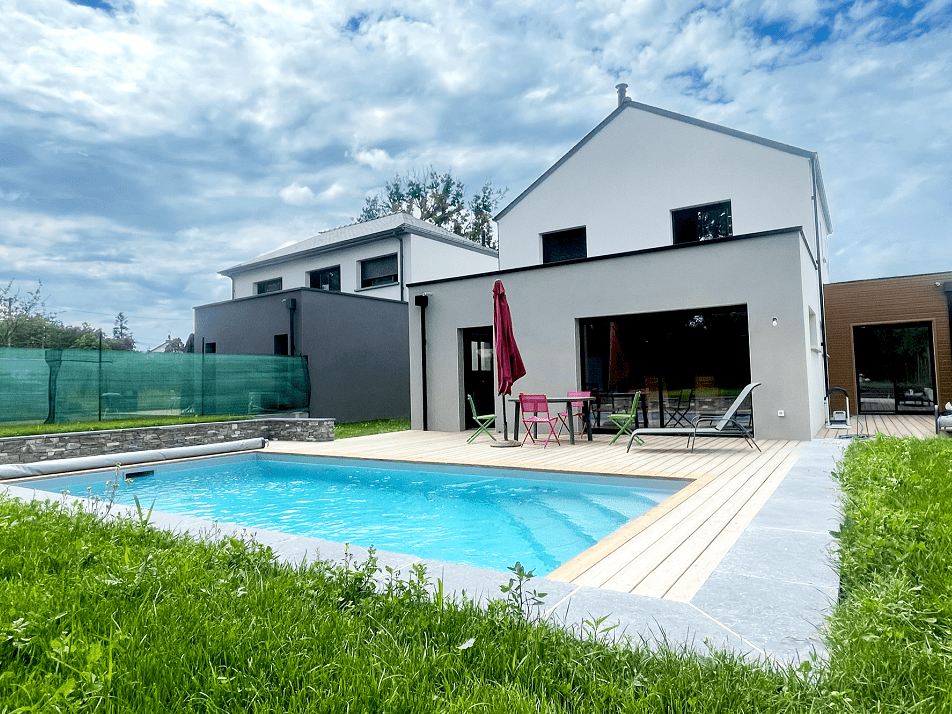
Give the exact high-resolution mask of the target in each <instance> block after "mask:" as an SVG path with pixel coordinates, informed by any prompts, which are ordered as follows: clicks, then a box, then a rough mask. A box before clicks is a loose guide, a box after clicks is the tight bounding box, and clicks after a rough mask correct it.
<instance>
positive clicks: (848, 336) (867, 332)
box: [824, 272, 952, 414]
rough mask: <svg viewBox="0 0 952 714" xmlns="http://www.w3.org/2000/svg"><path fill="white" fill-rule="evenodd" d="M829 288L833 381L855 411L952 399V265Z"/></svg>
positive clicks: (907, 409)
mask: <svg viewBox="0 0 952 714" xmlns="http://www.w3.org/2000/svg"><path fill="white" fill-rule="evenodd" d="M824 296H825V303H826V305H825V307H826V334H827V353H828V354H829V377H830V386H831V387H842V388H843V389H845V390H846V391H847V394H848V395H849V400H850V408H851V410H852V411H853V412H854V413H856V412H859V413H867V414H873V413H899V414H902V413H912V414H914V413H932V410H933V408H934V405H935V404H936V403H938V404H939V405H940V406H942V405H944V404H945V403H946V402H947V401H950V400H952V330H950V322H952V272H946V273H930V274H927V275H908V276H902V277H896V278H878V279H875V280H856V281H851V282H845V283H830V284H828V285H827V286H826V288H825V291H824ZM832 399H833V402H834V403H833V408H837V404H836V401H835V400H836V397H833V398H832Z"/></svg>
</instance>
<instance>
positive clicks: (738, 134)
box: [495, 99, 833, 231]
mask: <svg viewBox="0 0 952 714" xmlns="http://www.w3.org/2000/svg"><path fill="white" fill-rule="evenodd" d="M629 109H639V110H641V111H644V112H648V113H650V114H657V115H658V116H662V117H666V118H668V119H674V120H675V121H681V122H684V123H685V124H693V125H694V126H698V127H701V128H702V129H709V130H710V131H716V132H718V133H720V134H727V135H728V136H733V137H735V138H737V139H744V140H746V141H752V142H754V143H755V144H760V145H761V146H767V147H770V148H771V149H776V150H777V151H784V152H786V153H788V154H793V155H795V156H802V157H804V158H806V159H809V160H810V162H811V164H812V166H813V170H814V172H815V175H816V184H817V193H818V194H819V199H820V208H821V210H822V211H823V218H824V220H825V221H826V225H827V227H828V229H829V230H831V231H832V230H833V222H832V220H831V218H830V209H829V207H828V206H827V202H826V190H825V189H824V188H823V176H822V175H821V174H820V160H819V157H818V156H817V154H816V152H814V151H807V150H806V149H798V148H797V147H795V146H790V145H789V144H782V143H780V142H779V141H773V140H771V139H764V138H763V137H761V136H757V135H755V134H748V133H747V132H743V131H738V130H737V129H730V128H728V127H726V126H721V125H720V124H713V123H711V122H709V121H704V120H703V119H695V118H694V117H689V116H686V115H684V114H678V113H676V112H671V111H668V110H667V109H659V108H658V107H652V106H649V105H647V104H642V103H641V102H636V101H633V100H631V99H626V100H625V101H624V103H623V104H622V105H621V106H619V107H618V108H617V109H615V111H613V112H612V113H611V114H609V115H608V116H607V117H605V119H604V120H603V121H602V123H601V124H599V125H598V126H596V127H595V128H594V129H592V130H591V131H590V132H589V133H588V134H586V135H585V137H584V138H583V139H582V140H581V141H580V142H578V143H577V144H576V145H575V146H573V147H572V148H571V149H569V151H568V153H566V154H565V156H563V157H562V158H561V159H559V160H558V161H556V162H555V163H554V164H553V165H552V166H551V167H549V169H548V170H547V171H546V172H545V173H544V174H542V175H541V176H540V177H539V178H537V179H536V180H535V181H533V182H532V185H530V186H529V188H527V189H526V190H525V191H523V192H522V193H520V194H519V195H518V196H516V197H515V198H514V199H513V200H512V201H511V202H510V203H509V205H507V206H506V207H505V208H504V209H502V210H501V211H500V212H499V213H498V214H496V218H495V220H497V221H498V220H499V219H500V218H502V217H503V216H505V215H506V214H507V213H509V211H511V210H512V209H513V208H515V206H516V205H517V204H518V203H519V202H520V201H521V200H522V199H523V198H525V197H526V196H527V195H529V193H531V192H532V191H533V190H534V189H535V187H536V186H538V185H539V184H541V183H542V182H543V181H545V180H546V179H547V178H548V177H549V175H550V174H552V173H554V172H555V170H556V169H558V168H559V167H560V166H561V165H562V164H564V163H565V162H566V161H568V160H569V158H571V157H572V156H573V155H574V154H575V153H576V152H577V151H579V149H581V148H582V147H583V146H585V145H586V144H587V143H588V142H589V141H591V140H592V139H593V138H594V137H595V135H596V134H598V132H600V131H601V130H602V129H604V128H605V127H606V126H608V124H610V123H611V122H612V121H613V120H614V119H615V117H617V116H618V115H619V114H621V113H622V112H624V111H627V110H629Z"/></svg>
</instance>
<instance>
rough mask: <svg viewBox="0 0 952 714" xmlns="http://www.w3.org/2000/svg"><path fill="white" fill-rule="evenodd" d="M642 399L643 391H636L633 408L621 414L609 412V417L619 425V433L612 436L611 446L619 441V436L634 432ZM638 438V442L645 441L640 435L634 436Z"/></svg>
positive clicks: (633, 396) (632, 403)
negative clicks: (639, 402)
mask: <svg viewBox="0 0 952 714" xmlns="http://www.w3.org/2000/svg"><path fill="white" fill-rule="evenodd" d="M639 399H641V392H635V393H634V395H632V398H631V409H630V410H629V411H627V412H622V413H621V414H609V415H608V418H609V419H610V420H611V422H612V424H614V425H615V426H617V427H618V433H617V434H615V436H614V437H613V438H612V440H611V441H610V442H609V446H611V445H612V444H614V443H615V442H616V441H618V437H620V436H622V435H623V434H631V433H632V425H634V426H638V400H639ZM633 438H635V439H638V443H639V444H641V443H644V442H642V441H641V439H640V438H638V437H633ZM628 443H629V446H628V448H629V449H630V448H631V442H628Z"/></svg>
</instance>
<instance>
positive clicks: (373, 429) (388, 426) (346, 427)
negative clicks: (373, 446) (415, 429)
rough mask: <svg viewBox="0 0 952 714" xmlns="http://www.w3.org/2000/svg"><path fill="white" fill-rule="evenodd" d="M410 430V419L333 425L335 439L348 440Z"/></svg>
mask: <svg viewBox="0 0 952 714" xmlns="http://www.w3.org/2000/svg"><path fill="white" fill-rule="evenodd" d="M409 428H410V419H409V418H406V419H377V420H376V421H354V422H349V423H345V424H335V425H334V438H335V439H348V438H350V437H352V436H367V435H368V434H383V433H385V432H391V431H406V430H408V429H409Z"/></svg>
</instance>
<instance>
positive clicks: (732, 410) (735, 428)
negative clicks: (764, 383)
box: [628, 382, 760, 451]
mask: <svg viewBox="0 0 952 714" xmlns="http://www.w3.org/2000/svg"><path fill="white" fill-rule="evenodd" d="M759 386H760V382H753V383H751V384H748V385H747V386H746V387H744V388H743V389H742V390H741V393H740V394H738V395H737V399H735V400H734V403H733V404H731V405H730V407H729V408H728V410H727V411H726V412H724V414H723V416H716V415H711V416H699V417H698V418H697V419H695V420H694V426H677V427H668V428H659V427H648V428H645V429H635V430H634V431H633V432H631V438H630V439H629V440H628V451H630V450H631V445H632V443H633V442H634V441H635V439H636V438H637V437H641V436H686V437H687V438H688V444H687V445H688V447H689V448H690V449H691V451H694V442H695V441H697V439H698V437H706V436H716V437H729V436H736V437H741V438H743V439H745V440H746V441H747V444H748V445H749V446H752V447H754V448H756V449H757V451H760V447H759V446H757V442H756V441H754V435H753V433H751V430H750V429H748V428H747V427H746V426H744V425H743V424H741V423H740V422H739V421H737V418H736V415H737V410H738V409H739V408H740V405H741V404H743V403H744V400H746V399H747V397H749V396H750V393H751V392H752V391H754V388H755V387H759Z"/></svg>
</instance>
